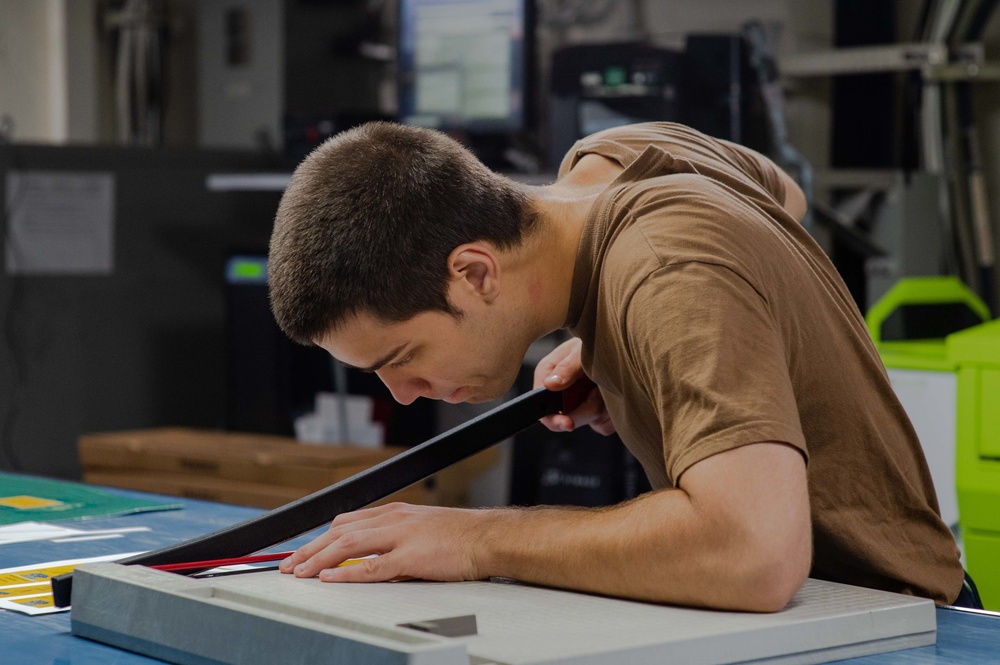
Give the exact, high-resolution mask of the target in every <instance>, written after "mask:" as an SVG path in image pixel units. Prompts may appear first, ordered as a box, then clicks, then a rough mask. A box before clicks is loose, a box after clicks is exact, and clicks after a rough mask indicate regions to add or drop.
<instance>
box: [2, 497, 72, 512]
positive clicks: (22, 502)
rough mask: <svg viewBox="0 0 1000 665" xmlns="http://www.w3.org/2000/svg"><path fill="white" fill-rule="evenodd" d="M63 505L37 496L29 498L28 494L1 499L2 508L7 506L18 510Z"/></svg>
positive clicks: (54, 500)
mask: <svg viewBox="0 0 1000 665" xmlns="http://www.w3.org/2000/svg"><path fill="white" fill-rule="evenodd" d="M61 505H63V502H62V501H57V500H56V499H42V498H40V497H37V496H28V495H26V494H22V495H20V496H5V497H0V506H7V507H8V508H14V509H16V510H34V509H36V508H54V507H55V506H61Z"/></svg>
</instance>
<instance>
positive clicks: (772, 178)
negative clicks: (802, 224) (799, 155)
mask: <svg viewBox="0 0 1000 665" xmlns="http://www.w3.org/2000/svg"><path fill="white" fill-rule="evenodd" d="M719 143H721V144H722V147H723V150H725V151H726V152H727V153H729V156H730V157H731V158H732V159H733V160H735V161H736V163H737V164H738V165H739V168H740V170H741V171H743V172H744V173H746V174H747V175H748V176H750V178H752V179H753V180H755V181H757V183H758V184H759V185H760V186H761V187H763V188H764V189H765V190H766V191H767V192H768V193H769V194H770V195H771V196H773V197H774V200H775V201H777V202H778V205H784V203H785V183H784V181H783V180H782V179H781V171H780V169H779V168H778V166H777V165H776V164H775V163H774V162H772V161H771V160H770V159H768V158H767V157H765V156H764V155H762V154H760V153H759V152H757V151H756V150H751V149H750V148H747V147H744V146H741V145H737V144H735V143H730V142H729V141H723V140H721V139H719Z"/></svg>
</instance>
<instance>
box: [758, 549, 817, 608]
mask: <svg viewBox="0 0 1000 665" xmlns="http://www.w3.org/2000/svg"><path fill="white" fill-rule="evenodd" d="M761 549H762V550H763V551H761V552H759V553H758V554H757V555H756V556H753V557H751V558H752V559H754V560H755V563H754V564H753V565H752V566H751V567H750V569H749V570H746V571H745V573H746V576H745V578H744V583H745V588H744V589H743V593H742V594H741V596H742V597H743V598H744V599H745V600H746V607H744V608H742V609H743V610H744V611H749V612H779V611H781V610H783V609H784V608H785V607H786V606H787V605H788V603H789V601H790V600H791V599H792V597H793V596H794V595H795V594H796V593H798V591H799V589H801V588H802V585H803V584H804V583H805V581H806V578H807V577H808V576H809V570H810V568H811V566H812V548H811V546H809V545H808V544H806V543H801V544H798V545H797V546H794V545H793V546H791V547H790V548H787V549H785V548H783V549H777V548H773V547H767V548H761Z"/></svg>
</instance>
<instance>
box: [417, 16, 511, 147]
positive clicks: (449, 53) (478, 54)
mask: <svg viewBox="0 0 1000 665" xmlns="http://www.w3.org/2000/svg"><path fill="white" fill-rule="evenodd" d="M530 2H531V0H401V1H400V26H399V92H400V95H399V110H400V121H401V122H404V123H407V124H412V125H420V126H424V127H434V128H438V129H443V130H458V131H464V132H468V133H502V132H516V131H521V130H523V129H524V128H525V116H526V111H525V106H526V102H525V95H526V89H527V82H526V79H527V76H526V74H527V68H526V63H527V60H528V52H529V50H530V49H529V44H528V39H527V38H526V33H527V32H528V28H529V23H528V21H529V16H528V12H529V10H530V6H529V3H530Z"/></svg>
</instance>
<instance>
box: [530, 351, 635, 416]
mask: <svg viewBox="0 0 1000 665" xmlns="http://www.w3.org/2000/svg"><path fill="white" fill-rule="evenodd" d="M582 347H583V342H581V341H580V340H579V339H577V338H576V337H574V338H573V339H570V340H567V341H565V342H563V343H562V344H560V345H559V346H557V347H556V348H555V349H553V351H552V352H551V353H549V355H547V356H545V357H544V358H542V359H541V360H540V361H539V362H538V366H537V367H535V383H534V387H535V388H540V387H541V386H545V387H546V388H548V389H549V390H566V389H567V388H569V387H570V386H571V385H573V384H574V383H576V382H577V381H587V382H590V379H588V378H587V375H586V374H584V372H583V367H582V365H581V362H580V349H581V348H582ZM542 424H543V425H545V426H546V427H548V428H549V429H550V430H552V431H553V432H572V431H573V430H575V429H576V428H577V427H583V426H584V425H590V427H591V428H592V429H593V430H594V431H595V432H598V433H599V434H603V435H604V436H609V435H611V434H614V433H615V424H614V423H613V422H611V416H609V415H608V410H607V408H605V406H604V397H602V396H601V390H600V388H598V387H597V386H596V385H595V386H593V388H592V389H591V390H590V392H589V393H588V394H587V397H586V399H584V401H583V402H582V403H581V404H580V406H578V407H577V408H575V409H573V410H572V411H570V412H569V413H564V414H560V415H555V416H547V417H545V418H542Z"/></svg>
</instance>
